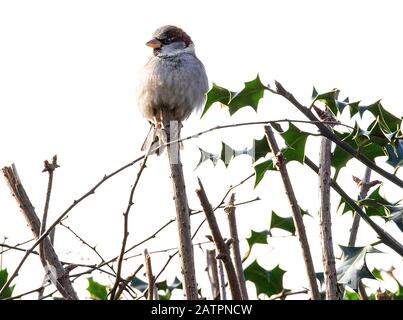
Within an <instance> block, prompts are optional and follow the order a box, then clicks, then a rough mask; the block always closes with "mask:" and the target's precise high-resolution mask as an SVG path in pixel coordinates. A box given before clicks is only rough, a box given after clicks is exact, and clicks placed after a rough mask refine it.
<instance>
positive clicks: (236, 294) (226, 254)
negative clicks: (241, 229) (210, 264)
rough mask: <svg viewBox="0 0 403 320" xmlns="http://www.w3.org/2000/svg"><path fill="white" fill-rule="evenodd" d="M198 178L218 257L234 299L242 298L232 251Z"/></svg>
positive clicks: (199, 191)
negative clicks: (225, 272) (222, 264)
mask: <svg viewBox="0 0 403 320" xmlns="http://www.w3.org/2000/svg"><path fill="white" fill-rule="evenodd" d="M198 180H199V189H197V190H196V194H197V196H198V197H199V200H200V204H201V205H202V207H203V210H204V213H205V214H206V219H207V222H208V224H209V227H210V230H211V234H212V236H213V239H214V244H215V246H216V248H217V252H218V256H217V257H219V258H220V259H222V261H223V263H224V266H225V270H226V271H227V277H228V283H229V287H230V290H231V294H232V299H234V300H242V293H241V289H240V287H239V283H238V279H237V276H236V271H235V268H234V265H233V263H232V260H231V256H230V251H229V249H228V246H227V244H226V243H225V241H224V239H223V237H222V235H221V232H220V229H219V227H218V224H217V220H216V218H215V215H214V211H213V208H212V207H211V204H210V202H209V201H208V199H207V195H206V192H205V191H204V188H203V185H202V183H201V181H200V179H198Z"/></svg>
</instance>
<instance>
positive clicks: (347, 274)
mask: <svg viewBox="0 0 403 320" xmlns="http://www.w3.org/2000/svg"><path fill="white" fill-rule="evenodd" d="M339 247H340V249H341V250H342V252H343V254H342V257H341V264H340V266H339V267H338V268H337V282H338V283H339V284H342V285H347V286H349V287H350V288H351V289H353V290H357V288H358V282H359V281H360V280H361V279H362V278H369V279H375V277H374V276H373V274H372V273H371V272H370V271H369V270H368V267H367V265H366V263H365V256H366V254H367V253H381V251H379V250H377V249H375V248H373V247H371V246H368V247H345V246H339Z"/></svg>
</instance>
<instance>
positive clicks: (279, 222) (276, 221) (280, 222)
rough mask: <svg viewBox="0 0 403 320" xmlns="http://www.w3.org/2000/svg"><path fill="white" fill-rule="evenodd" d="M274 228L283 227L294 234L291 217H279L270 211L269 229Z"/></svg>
mask: <svg viewBox="0 0 403 320" xmlns="http://www.w3.org/2000/svg"><path fill="white" fill-rule="evenodd" d="M274 228H278V229H283V230H285V231H288V232H290V233H291V234H292V235H295V225H294V221H293V219H292V217H280V216H279V215H277V214H276V213H275V212H274V211H272V212H271V220H270V228H269V230H271V229H274Z"/></svg>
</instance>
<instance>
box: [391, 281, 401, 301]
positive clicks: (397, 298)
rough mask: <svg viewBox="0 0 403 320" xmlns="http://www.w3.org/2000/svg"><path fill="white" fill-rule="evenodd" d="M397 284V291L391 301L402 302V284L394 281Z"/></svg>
mask: <svg viewBox="0 0 403 320" xmlns="http://www.w3.org/2000/svg"><path fill="white" fill-rule="evenodd" d="M396 282H397V284H398V288H397V291H396V292H394V293H393V296H392V299H393V300H403V286H402V284H401V283H400V282H399V281H398V280H396Z"/></svg>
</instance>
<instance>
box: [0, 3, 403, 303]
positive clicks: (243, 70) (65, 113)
mask: <svg viewBox="0 0 403 320" xmlns="http://www.w3.org/2000/svg"><path fill="white" fill-rule="evenodd" d="M401 12H402V11H401V8H400V5H399V2H398V1H382V2H380V1H354V2H352V1H337V2H336V1H334V2H333V1H252V0H250V1H199V2H195V1H192V2H191V1H176V0H170V1H160V0H154V1H142V2H140V1H100V0H97V1H0V111H1V113H0V119H1V122H0V139H1V140H0V141H1V142H0V143H1V149H0V165H1V167H3V166H5V165H10V164H11V163H15V164H16V166H17V169H18V171H19V174H20V177H21V179H22V181H23V183H24V186H25V188H26V190H27V192H28V194H29V196H30V198H31V200H32V202H33V203H34V205H35V207H36V209H37V213H38V214H39V215H41V214H42V210H43V204H44V200H45V191H46V184H47V176H46V174H44V173H42V172H41V171H42V166H43V160H45V159H50V158H51V157H52V156H53V155H54V154H57V155H58V157H59V164H60V165H61V167H60V168H59V169H58V170H57V171H56V172H55V182H54V189H53V195H52V199H51V205H50V218H49V222H51V221H53V220H54V219H56V218H57V217H58V216H59V215H60V214H61V213H62V212H63V211H64V210H65V209H66V208H67V207H68V206H69V205H70V204H71V203H72V202H73V200H74V199H77V198H78V197H80V196H81V195H82V194H83V193H85V192H87V191H88V190H89V189H90V188H91V187H92V186H93V185H94V184H95V183H96V182H97V181H99V180H100V179H101V178H102V176H103V175H104V174H106V173H110V172H112V171H113V170H115V169H117V168H119V167H120V166H122V165H124V164H125V163H128V162H130V161H131V160H132V159H134V158H136V157H138V156H139V155H140V154H141V153H140V150H139V149H140V146H141V144H142V142H143V140H144V138H145V135H146V133H147V130H148V124H147V122H146V121H145V120H144V119H142V117H141V115H140V113H139V112H138V110H137V105H136V94H135V88H136V84H137V78H138V73H139V71H140V70H141V68H142V66H143V64H144V62H145V60H146V59H147V57H148V56H149V55H150V54H151V49H150V48H148V47H146V46H145V45H144V43H145V42H146V41H148V40H149V39H150V38H151V36H152V33H153V32H154V30H155V29H156V28H157V27H160V26H161V25H164V24H175V25H178V26H180V27H182V28H183V29H184V30H185V31H186V32H187V33H188V34H189V35H190V36H191V37H192V39H193V41H194V43H195V45H196V51H197V54H198V56H199V58H200V59H201V60H202V61H203V62H204V64H205V66H206V69H207V72H208V75H209V79H210V83H211V82H213V81H214V82H215V83H217V84H219V85H222V86H224V87H227V88H230V89H231V90H233V91H237V90H240V89H241V88H242V87H243V82H244V81H248V80H251V79H253V78H254V77H255V76H256V74H257V73H259V74H260V76H261V79H262V81H263V82H264V83H269V82H272V81H273V80H274V79H276V80H279V81H280V82H282V83H283V85H284V86H285V87H286V88H287V89H288V90H290V91H291V92H293V93H294V94H295V96H296V97H297V98H298V99H300V100H301V101H302V102H304V103H309V100H310V96H311V91H312V86H313V85H315V86H316V87H317V89H318V91H322V92H324V91H327V90H330V89H332V88H335V87H337V88H338V89H340V90H341V96H342V97H345V96H350V100H351V101H352V100H362V101H363V103H364V104H365V103H371V102H374V101H376V100H377V99H380V98H382V99H383V103H384V105H385V107H386V108H387V109H388V110H390V111H391V112H392V113H394V114H397V115H398V116H400V115H401V114H402V112H401V110H402V109H401V104H402V99H401V85H402V74H403V63H402V56H403V47H402V41H401V30H403V22H402V19H401ZM283 118H290V119H303V117H301V116H300V115H299V113H298V112H297V111H296V109H295V108H293V107H292V106H290V105H289V104H287V103H286V102H285V101H283V100H282V99H281V98H279V97H273V96H272V95H271V94H269V93H266V94H265V98H264V99H263V100H262V102H261V104H260V107H259V112H258V114H255V113H254V111H253V110H252V109H250V108H245V109H244V110H241V111H239V112H238V113H236V114H235V115H234V116H233V117H232V118H231V119H230V118H229V116H228V113H227V111H226V110H222V109H220V108H219V106H218V105H217V106H214V107H213V108H211V110H210V111H209V113H208V114H207V115H206V116H205V117H204V118H203V119H202V120H200V119H199V115H197V116H194V117H192V118H191V119H189V120H188V122H187V123H185V126H184V129H183V135H188V134H193V133H196V132H198V131H201V130H203V129H207V128H210V127H213V126H215V125H217V124H223V123H228V122H239V121H247V120H262V119H283ZM301 128H303V129H305V130H309V129H312V128H311V127H309V126H308V127H307V126H301ZM262 136H263V130H262V128H261V127H255V128H246V127H244V128H242V129H241V128H239V129H235V130H226V131H220V132H215V133H212V134H208V135H205V136H202V137H201V138H200V139H198V140H191V141H189V142H187V143H185V149H184V153H183V161H184V170H185V176H186V181H187V192H188V196H189V201H190V206H191V208H193V209H198V208H199V203H198V200H197V198H196V197H195V193H194V190H195V188H196V176H199V177H200V178H201V179H202V181H203V183H204V184H205V187H206V190H207V192H208V196H209V198H210V200H211V202H212V203H213V204H216V203H218V202H219V201H220V200H221V197H222V196H223V195H224V194H225V192H226V190H227V189H228V187H229V185H231V184H235V183H238V182H239V181H241V180H242V179H243V178H245V177H246V176H248V175H249V174H250V173H252V172H253V168H252V166H251V162H250V159H249V158H248V157H247V156H241V157H239V158H237V159H235V160H234V161H233V162H232V163H231V164H230V166H229V168H228V169H226V168H225V166H224V165H223V164H222V163H219V164H218V165H217V166H216V167H215V168H214V167H213V165H212V164H211V163H207V162H206V163H204V164H203V165H202V166H201V167H200V168H199V169H197V170H194V168H195V166H196V164H197V162H198V159H199V153H198V149H197V146H200V147H203V148H204V149H208V150H209V151H211V152H219V151H220V145H221V142H220V141H221V140H224V141H225V142H226V143H228V144H229V145H231V146H232V147H234V148H244V147H246V146H250V145H251V141H252V139H253V138H261V137H262ZM318 142H319V139H318V138H309V139H308V152H309V154H310V156H311V157H312V158H313V159H315V160H316V159H317V151H318V148H317V147H318ZM385 159H386V158H378V162H379V165H381V166H382V167H384V168H386V169H387V170H390V171H392V167H390V166H388V165H386V164H385V163H384V161H385ZM166 162H167V161H166V159H165V156H162V157H158V158H157V157H152V158H151V159H150V161H149V163H148V166H147V169H146V170H145V172H144V176H143V177H142V180H141V182H140V184H139V186H138V189H137V190H136V194H135V205H134V207H133V208H132V212H131V214H130V237H129V246H130V245H131V244H134V243H135V242H138V241H139V240H142V239H143V238H145V237H146V236H148V235H150V234H152V233H153V232H154V231H155V230H157V229H158V228H159V227H160V226H161V225H163V224H164V223H165V222H166V221H168V220H169V219H171V218H173V217H174V207H173V201H172V193H171V185H170V181H169V174H168V171H167V163H166ZM289 169H290V172H291V179H292V181H293V183H294V186H295V189H296V195H297V198H298V200H299V201H300V204H301V206H302V207H303V208H306V209H309V211H310V212H311V213H312V215H313V217H314V218H309V217H308V218H307V219H306V221H305V222H306V224H307V227H308V232H309V240H310V242H311V245H312V251H313V256H314V260H315V267H316V269H317V270H318V271H320V269H321V258H320V245H319V238H318V219H317V210H318V206H317V194H318V191H317V181H316V177H315V175H314V174H313V173H312V172H311V171H309V169H307V168H304V167H303V166H302V165H301V164H298V163H292V164H290V166H289ZM137 170H138V165H136V166H135V167H133V168H130V169H128V170H126V171H124V172H123V173H121V174H120V175H119V176H117V177H115V178H113V179H112V180H111V181H109V182H107V183H105V185H103V186H102V187H100V188H99V190H97V192H96V193H95V195H93V196H91V197H90V198H88V199H87V200H85V201H84V202H83V203H82V204H80V205H79V206H78V207H77V208H75V209H74V210H73V211H72V212H71V213H70V214H69V218H68V220H66V223H67V224H68V225H70V226H71V227H72V228H73V230H75V231H76V232H77V233H79V234H80V235H82V236H83V237H84V238H85V239H86V240H87V241H88V242H89V243H90V244H91V245H97V248H98V250H99V251H100V252H101V253H102V254H103V255H104V256H105V258H108V257H109V258H110V257H113V256H116V255H117V254H118V252H119V250H120V244H121V239H122V228H123V226H122V222H123V217H122V212H123V211H124V209H125V208H126V204H127V201H128V196H129V191H130V186H131V183H132V182H133V181H134V177H135V175H136V173H137ZM363 173H364V167H363V166H362V165H360V164H359V163H358V162H357V161H354V160H353V161H351V162H350V164H349V166H348V168H347V169H344V170H343V171H342V173H341V176H340V181H342V186H343V187H344V188H345V189H346V190H347V191H348V192H349V193H350V194H351V196H353V197H355V196H356V194H357V192H358V189H357V188H356V186H355V185H354V183H353V182H352V180H351V175H352V174H354V175H357V176H362V175H363ZM399 177H400V178H403V176H402V175H401V174H400V175H399ZM374 178H377V176H376V175H374ZM383 192H384V194H386V195H387V197H388V199H389V200H391V201H397V200H399V199H400V198H402V192H401V190H399V189H398V188H397V187H394V186H393V185H391V184H390V183H389V184H388V183H386V185H385V186H384V187H383ZM236 193H237V199H238V200H239V201H245V200H250V199H253V198H254V197H256V196H257V195H258V196H260V197H261V198H262V200H261V201H259V202H255V203H254V204H251V205H245V206H243V207H239V208H238V209H237V216H238V224H239V232H240V238H241V239H245V238H246V237H248V236H249V235H250V230H251V229H253V230H257V231H261V230H264V229H267V228H268V225H269V218H270V212H271V210H275V211H276V212H277V214H280V215H283V216H289V215H290V210H289V208H288V204H287V200H286V197H285V195H284V191H283V188H282V185H281V180H280V178H279V175H278V173H276V172H270V173H268V174H266V177H265V179H264V180H263V182H262V183H261V184H260V185H259V187H258V188H257V189H256V190H253V180H250V181H248V182H247V183H245V184H244V185H242V186H241V187H240V188H239V189H237V190H236ZM332 196H333V197H334V201H333V212H334V220H335V221H334V229H333V231H334V241H335V243H337V244H344V245H346V244H347V241H348V229H349V227H350V224H351V216H350V215H346V216H343V217H341V216H340V213H336V207H337V203H338V200H339V198H338V197H337V195H335V194H334V195H333V194H332ZM218 217H219V219H220V220H219V221H220V225H221V226H222V228H223V232H224V233H226V232H227V231H226V230H227V229H226V228H227V227H226V220H225V215H224V214H223V213H218ZM201 219H202V216H201V215H200V216H198V217H195V218H194V221H195V224H194V227H195V226H197V225H198V223H199V222H200V221H201ZM376 221H377V222H379V223H380V224H381V225H383V221H382V220H381V219H376ZM386 228H387V230H388V231H390V232H391V233H393V234H394V236H396V237H397V238H398V239H399V240H400V241H401V240H403V237H402V235H401V233H400V232H399V231H398V230H397V228H396V227H395V226H394V225H387V226H386ZM208 233H209V232H208V229H206V228H204V229H202V230H201V232H200V234H199V236H198V237H197V238H196V241H204V240H205V237H204V236H205V235H206V234H208ZM226 234H227V235H228V233H226ZM275 235H276V236H277V238H273V239H269V245H268V246H263V245H258V246H256V248H255V249H254V251H253V253H252V255H251V257H250V258H249V260H248V261H247V262H246V263H245V266H247V265H249V264H250V263H251V262H252V261H253V259H255V258H257V259H258V261H259V263H260V264H261V265H263V266H264V267H266V268H272V267H274V266H276V265H277V264H278V263H280V266H281V268H282V269H285V270H287V271H289V272H288V273H287V274H286V275H285V286H286V287H287V288H290V289H300V288H301V287H303V286H306V284H307V282H306V279H305V275H304V269H303V265H302V259H301V258H300V254H299V244H298V241H297V240H296V239H295V238H291V237H284V236H286V235H287V234H286V233H282V232H277V233H275ZM0 236H1V238H3V236H7V237H8V239H7V243H11V244H17V243H20V242H22V241H24V240H28V239H30V237H31V234H30V231H29V229H28V228H27V227H26V225H25V221H24V219H23V217H22V215H21V214H20V213H19V210H18V207H17V206H16V204H15V202H14V200H13V199H12V197H11V195H10V193H9V191H8V189H7V187H6V184H5V183H4V182H1V181H0ZM278 237H280V238H278ZM375 240H376V237H375V234H374V233H373V232H372V231H371V230H370V229H369V228H368V227H367V226H366V225H364V223H362V225H361V228H360V232H359V239H358V243H357V244H358V245H365V244H368V243H371V242H373V241H375ZM176 245H177V238H176V227H175V225H174V224H172V225H171V226H170V227H169V228H167V229H166V230H165V231H164V232H162V233H161V234H159V236H158V237H157V238H156V239H154V240H152V241H150V242H147V244H146V247H147V248H148V250H149V251H153V250H159V249H165V248H170V247H175V246H176ZM204 248H206V247H205V246H204ZM381 248H382V249H385V248H383V247H381ZM143 249H144V247H141V248H138V249H137V251H135V252H133V253H135V254H136V253H141V252H142V251H143ZM241 249H242V251H243V252H245V251H246V249H247V244H246V241H242V243H241ZM56 250H57V251H58V253H59V254H60V257H61V258H63V259H64V260H68V261H72V262H74V261H81V262H84V263H95V262H98V260H97V258H96V257H95V256H94V254H93V253H92V252H91V251H90V250H89V249H88V248H85V247H84V246H83V245H82V244H81V243H80V242H79V241H78V240H77V239H75V238H74V236H72V235H71V234H70V233H69V232H68V231H66V230H65V229H64V228H62V227H60V228H58V229H57V233H56ZM385 251H390V250H388V249H385ZM195 254H196V259H197V263H196V266H197V274H198V281H199V283H200V284H201V285H202V286H203V287H204V289H203V290H204V291H203V292H204V294H205V295H207V296H209V294H210V291H209V288H208V287H206V275H205V272H204V268H205V263H204V261H205V257H204V253H203V252H202V251H201V250H200V249H199V248H198V247H196V248H195ZM336 254H337V255H339V254H340V251H339V250H338V249H337V248H336ZM21 257H22V254H20V253H10V252H8V253H6V254H5V255H4V256H3V267H4V266H5V267H7V268H8V269H9V271H10V272H12V271H13V270H14V268H15V267H16V264H17V262H18V261H19V258H21ZM373 257H374V258H373V259H369V260H371V261H368V263H369V265H370V266H371V267H373V266H374V261H373V260H376V263H375V265H376V266H377V267H384V268H389V267H390V264H391V263H392V262H393V263H395V265H396V267H397V268H398V269H397V270H396V275H399V273H400V276H401V274H402V263H401V258H399V257H398V256H397V255H396V254H392V255H391V259H386V258H385V255H373ZM166 258H167V253H161V254H153V255H152V259H153V260H152V262H153V267H154V270H156V271H159V270H160V268H161V267H162V265H163V264H164V263H165V261H166ZM142 262H143V260H142V257H139V258H137V259H132V260H129V262H128V263H126V264H125V269H124V275H128V274H129V273H130V272H132V271H133V270H134V269H135V268H137V266H138V265H139V264H140V263H142ZM175 275H177V276H179V275H180V272H179V264H178V261H177V260H176V259H174V260H173V262H172V263H171V264H170V266H169V267H168V269H167V270H166V272H165V273H164V274H163V275H162V278H161V279H164V278H166V277H168V278H169V279H173V277H174V276H175ZM42 276H43V273H42V269H41V265H40V262H39V259H38V258H37V257H32V258H30V259H29V260H28V261H27V262H26V263H25V265H24V267H23V268H22V270H21V272H20V275H19V277H18V278H17V279H16V280H15V283H16V284H17V286H16V288H15V293H16V294H17V293H22V292H24V291H26V290H28V289H32V288H34V287H37V286H40V284H41V281H42ZM95 279H96V280H98V281H100V282H102V283H104V284H110V279H108V278H107V277H104V276H101V275H98V274H95ZM369 283H370V282H369ZM75 285H76V288H77V290H78V292H79V294H80V297H81V298H86V297H88V294H87V293H86V292H85V290H84V289H85V287H86V285H87V281H86V279H85V278H82V280H80V281H77V283H76V284H75ZM386 285H387V284H386ZM248 286H249V287H250V288H251V292H253V291H254V290H253V286H252V285H250V284H248ZM390 286H391V289H393V288H394V287H393V284H390ZM251 295H252V296H253V294H251ZM31 297H32V298H35V297H36V296H35V295H33V296H31ZM178 297H179V298H180V297H181V295H180V294H179V295H178ZM301 298H304V297H303V296H302V297H301Z"/></svg>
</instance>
